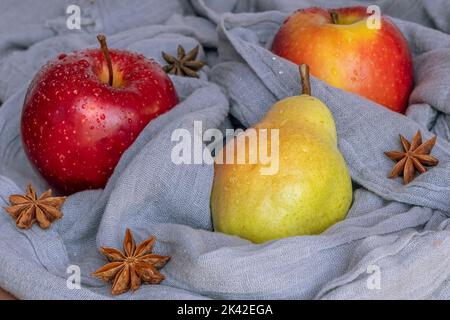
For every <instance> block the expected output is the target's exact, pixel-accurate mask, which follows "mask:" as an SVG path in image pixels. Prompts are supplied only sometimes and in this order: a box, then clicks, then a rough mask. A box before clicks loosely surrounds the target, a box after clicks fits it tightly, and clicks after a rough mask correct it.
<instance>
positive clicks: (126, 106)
mask: <svg viewBox="0 0 450 320" xmlns="http://www.w3.org/2000/svg"><path fill="white" fill-rule="evenodd" d="M110 57H111V60H112V65H113V70H114V72H113V74H114V82H113V86H110V85H109V84H108V83H107V82H108V68H107V64H106V61H105V59H104V55H103V53H102V51H101V50H95V49H92V50H85V51H80V52H74V53H71V54H68V55H66V54H61V55H60V56H59V57H58V58H57V59H55V60H53V61H50V62H49V63H47V65H45V66H44V67H43V68H42V69H41V70H40V71H39V72H38V74H37V75H36V76H35V78H34V80H33V81H32V82H31V84H30V87H29V88H28V91H27V94H26V96H25V101H24V106H23V111H22V119H21V133H22V142H23V146H24V149H25V152H26V154H27V156H28V158H29V159H30V161H31V162H32V164H33V165H34V166H35V167H36V169H37V170H38V171H39V172H40V173H41V174H42V176H43V177H44V178H45V179H46V180H47V182H48V183H49V184H50V185H52V186H53V187H54V188H56V189H58V190H59V191H60V192H62V193H64V194H72V193H74V192H77V191H81V190H85V189H96V188H102V187H104V186H105V184H106V182H107V181H108V179H109V177H110V176H111V174H112V173H113V171H114V168H115V167H116V165H117V163H118V161H119V159H120V157H121V155H122V154H123V153H124V151H125V150H126V149H127V148H128V147H129V146H130V145H131V144H132V143H133V142H134V141H135V139H136V138H137V136H138V135H139V133H140V132H141V131H142V130H143V129H144V127H145V126H146V125H147V124H148V123H149V122H150V121H151V120H152V119H154V118H156V117H157V116H159V115H161V114H163V113H165V112H166V111H168V110H170V109H171V108H172V107H173V106H175V105H176V104H177V103H178V98H177V95H176V92H175V89H174V86H173V84H172V81H171V80H170V78H169V77H168V76H167V75H166V74H165V72H164V71H163V70H162V68H161V67H160V66H159V65H158V64H157V63H156V62H155V61H153V60H149V59H146V58H145V57H144V56H143V55H140V54H136V53H131V52H127V51H120V50H114V49H112V50H110Z"/></svg>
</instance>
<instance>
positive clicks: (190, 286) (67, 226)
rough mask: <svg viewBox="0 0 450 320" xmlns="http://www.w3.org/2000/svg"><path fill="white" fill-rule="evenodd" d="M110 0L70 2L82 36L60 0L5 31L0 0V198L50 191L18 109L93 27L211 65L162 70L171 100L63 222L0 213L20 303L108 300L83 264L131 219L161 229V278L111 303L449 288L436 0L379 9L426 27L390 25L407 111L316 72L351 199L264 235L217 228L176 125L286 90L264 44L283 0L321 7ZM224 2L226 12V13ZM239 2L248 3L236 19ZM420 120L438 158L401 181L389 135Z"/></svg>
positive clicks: (443, 58) (445, 100)
mask: <svg viewBox="0 0 450 320" xmlns="http://www.w3.org/2000/svg"><path fill="white" fill-rule="evenodd" d="M119 2H123V1H112V2H110V1H86V2H85V3H84V2H83V3H81V5H82V10H83V8H86V9H87V10H86V11H85V14H87V15H88V19H87V20H86V21H88V22H89V23H88V24H87V25H86V27H85V28H83V31H81V32H80V31H78V32H68V31H67V30H66V29H65V27H64V4H60V9H59V11H58V10H56V9H55V6H56V5H55V4H54V3H52V2H51V1H48V3H47V4H46V5H41V2H39V6H37V5H36V4H32V3H31V1H28V2H27V4H26V5H24V7H23V9H22V10H25V11H27V10H30V11H33V12H34V13H37V12H40V11H41V10H42V15H41V17H45V18H44V19H43V20H39V21H37V20H36V21H35V20H33V19H31V18H30V19H29V20H26V21H28V22H29V24H27V23H22V21H18V22H17V28H16V23H15V20H14V17H13V15H16V14H18V13H14V10H16V9H15V7H14V6H13V5H12V3H13V1H2V2H1V3H0V21H8V22H7V23H5V26H7V27H8V28H9V29H8V30H6V31H5V29H4V28H1V29H0V100H2V101H4V103H3V105H2V106H1V108H0V157H1V158H0V206H2V207H3V206H6V205H7V197H8V196H9V195H10V194H11V193H20V192H22V190H23V189H24V187H25V185H26V184H27V182H29V181H32V182H33V184H34V185H35V186H37V187H38V189H39V191H43V190H44V189H45V188H46V187H47V185H46V183H45V181H43V180H42V179H41V178H40V177H38V176H37V175H36V174H35V173H34V172H33V170H32V169H31V167H30V165H29V163H28V161H27V160H26V158H25V156H24V153H23V150H22V147H21V145H20V136H19V118H20V110H21V107H22V102H23V98H24V93H25V90H26V87H27V85H28V83H29V81H30V80H31V77H32V75H33V74H34V73H35V72H36V71H37V70H38V69H39V67H40V66H41V65H42V64H43V63H45V62H46V61H47V60H48V59H50V58H52V57H54V56H55V55H57V54H58V53H59V52H61V51H70V50H75V49H82V48H85V47H88V46H95V45H96V44H95V37H94V34H95V33H96V32H99V31H102V32H106V33H107V34H108V35H109V40H108V41H109V44H110V46H111V47H118V48H123V49H129V50H134V51H139V52H141V53H143V54H145V55H146V56H148V57H150V58H154V59H156V60H157V61H159V62H160V63H162V61H161V57H160V51H161V50H164V51H167V52H172V53H174V52H175V50H176V45H177V44H178V43H181V44H183V45H185V46H186V47H188V48H190V47H193V46H195V45H196V44H197V43H200V44H202V46H203V48H204V50H203V51H202V52H201V55H202V58H204V59H206V60H207V61H208V62H209V65H210V67H212V68H211V69H210V68H209V67H205V68H204V69H203V71H202V72H201V79H199V80H197V79H186V78H180V77H176V76H175V77H173V78H172V79H173V80H174V83H175V86H176V89H177V92H178V93H179V96H180V100H181V103H180V104H179V105H178V106H177V107H176V108H174V109H173V110H171V111H170V112H168V113H167V114H165V115H163V116H161V117H159V118H158V119H156V120H154V121H152V122H151V123H150V124H149V125H148V126H147V127H146V128H145V130H144V131H143V132H142V134H141V135H140V136H139V138H138V139H137V141H136V142H135V143H134V144H133V146H132V147H130V149H129V150H128V151H127V152H126V153H125V154H124V155H123V157H122V159H121V161H120V163H119V165H118V167H117V168H116V170H115V172H114V175H113V176H112V178H111V179H110V181H109V182H108V185H107V186H106V188H105V189H104V190H92V191H85V192H80V193H77V194H74V195H73V196H70V197H69V198H68V199H67V201H66V203H65V205H64V208H63V212H64V217H63V219H61V220H60V221H57V222H56V223H54V224H53V225H52V227H51V228H50V229H49V230H46V231H43V230H41V229H39V228H37V227H34V228H32V229H31V230H27V231H22V230H17V229H16V227H15V225H14V222H13V221H12V219H10V217H9V216H7V215H6V214H0V228H1V231H0V252H1V254H0V287H2V288H4V289H6V290H8V291H10V292H11V293H12V294H14V295H16V296H17V297H19V298H34V299H44V298H64V299H108V298H111V296H110V294H109V292H110V287H109V286H108V285H105V284H104V283H102V282H100V281H98V280H97V279H94V278H92V277H91V276H90V275H89V274H90V273H91V272H93V271H94V270H95V269H97V268H98V267H99V266H100V265H102V264H103V263H104V259H103V257H102V256H101V255H100V254H99V252H98V247H99V246H120V245H121V240H122V237H123V234H124V231H125V228H127V227H128V228H131V229H133V230H134V231H135V232H134V233H135V236H136V238H137V240H142V239H144V238H145V237H147V236H148V235H150V234H154V235H156V236H157V237H158V242H157V245H156V248H155V251H156V252H158V253H161V254H166V255H171V256H172V260H171V261H170V262H169V263H168V265H167V266H166V267H165V268H164V269H163V273H164V274H165V275H166V276H167V280H166V281H165V282H163V283H162V285H160V286H151V285H145V286H142V288H141V289H140V290H139V291H137V292H135V293H133V294H130V293H127V294H124V295H121V296H119V297H117V298H119V299H202V298H226V299H239V298H262V299H265V298H271V299H278V298H288V299H335V298H346V299H354V298H368V299H373V298H383V299H393V298H410V299H416V298H435V299H448V298H449V297H450V283H449V275H450V270H449V268H448V266H449V265H450V223H449V221H450V219H449V215H450V161H449V159H450V142H449V138H450V127H449V126H450V118H449V115H450V99H449V97H450V89H449V86H448V85H446V84H448V83H450V36H448V35H446V34H444V33H441V32H439V31H436V30H433V29H431V28H429V27H430V26H432V27H435V28H437V29H440V30H443V31H446V30H447V31H448V29H446V28H448V25H446V23H448V22H446V21H449V20H448V19H447V17H448V15H449V13H448V10H449V9H448V8H447V7H446V6H445V5H444V1H440V2H439V1H435V2H431V1H418V0H417V1H415V3H416V5H414V6H412V5H411V6H410V8H408V11H407V12H406V11H405V10H404V7H402V6H401V3H406V1H398V2H397V3H399V4H397V5H388V4H387V3H388V2H387V1H380V5H381V6H382V8H383V9H384V8H385V9H386V10H387V12H388V13H389V14H391V15H393V16H397V17H400V18H403V19H410V20H413V21H415V22H419V23H421V24H422V25H419V24H416V23H412V22H407V21H404V20H395V22H396V24H397V25H398V26H399V27H400V28H401V30H402V31H403V32H404V34H405V36H406V37H407V38H408V40H409V43H410V45H411V48H412V49H413V51H414V60H415V61H414V62H415V72H416V86H415V89H414V92H413V94H412V96H411V101H410V102H411V105H410V107H409V108H408V112H407V116H406V117H405V116H402V115H399V114H395V113H393V112H390V111H389V110H387V109H384V108H381V107H379V106H377V105H374V104H373V103H372V102H370V101H367V100H365V99H362V98H360V97H357V96H354V95H351V94H348V93H344V92H342V91H340V90H338V89H335V88H332V87H330V86H328V85H326V84H324V83H323V82H321V81H318V80H317V79H312V81H313V93H314V95H316V96H317V97H319V98H320V99H322V100H323V101H324V102H325V103H326V104H327V105H328V106H329V108H330V109H331V111H332V112H333V115H334V117H335V119H336V124H337V129H338V136H339V146H340V149H341V150H342V153H343V155H344V157H345V159H346V160H347V163H348V165H349V168H350V171H351V175H352V179H353V181H354V183H355V192H354V202H353V205H352V208H351V210H350V212H349V214H348V217H347V219H346V220H344V221H342V222H340V223H338V224H336V225H335V226H333V227H332V228H330V229H329V230H327V231H326V232H325V233H323V234H322V235H319V236H304V237H292V238H287V239H282V240H278V241H272V242H269V243H266V244H262V245H254V244H251V243H250V242H248V241H246V240H243V239H240V238H238V237H232V236H227V235H224V234H220V233H215V232H212V230H211V218H210V210H209V196H210V189H211V184H212V178H213V167H212V166H211V165H206V164H205V165H182V166H177V165H175V164H173V163H172V162H171V161H170V153H171V149H172V146H173V143H172V142H171V140H170V136H171V133H172V131H173V130H174V129H176V128H186V129H187V130H189V131H190V132H193V122H194V120H202V121H203V129H206V128H216V127H218V128H224V127H225V126H229V121H228V119H227V114H228V112H231V114H232V115H233V116H234V117H235V118H236V119H238V120H239V121H240V122H241V123H242V124H243V125H245V126H249V125H252V124H254V123H255V122H257V121H258V120H259V119H261V117H262V116H263V115H264V114H265V113H266V112H267V110H268V109H269V108H270V106H271V105H272V104H273V103H274V102H275V101H277V100H278V99H282V98H284V97H287V96H290V95H295V94H297V92H298V91H299V87H300V84H299V79H298V75H297V68H296V66H294V65H293V64H291V63H290V62H287V61H285V60H283V59H281V58H279V57H275V56H274V55H273V54H271V53H270V51H268V50H267V49H266V48H268V47H269V45H270V41H271V39H272V37H273V35H274V33H275V32H276V30H277V28H278V27H279V25H280V23H281V22H282V21H283V20H284V18H285V17H286V16H287V13H286V12H287V11H291V10H292V9H293V8H294V7H293V6H294V5H293V4H294V3H295V7H305V6H309V5H313V4H314V5H323V4H326V3H325V1H319V0H315V1H313V0H309V1H298V0H297V1H293V0H291V1H279V0H276V1H275V0H272V1H269V0H261V1H239V2H237V1H230V2H228V1H227V2H225V1H217V0H216V1H214V0H211V1H207V0H191V1H190V3H187V2H186V1H181V0H180V1H175V0H173V1H168V0H164V1H157V0H154V1H150V2H152V3H155V4H157V5H156V6H155V5H153V6H150V5H147V2H146V1H138V0H136V1H134V6H128V5H127V6H120V7H119V8H120V9H116V8H117V7H116V6H117V5H118V3H119ZM33 3H36V2H33ZM127 3H128V1H127ZM327 3H328V6H329V3H330V2H328V1H327ZM355 3H357V2H356V1H344V0H342V1H339V5H341V4H355ZM431 3H435V4H434V5H433V4H431ZM47 5H48V6H47ZM337 5H338V2H334V1H333V6H337ZM7 8H9V10H6V9H7ZM11 8H12V9H11ZM424 8H426V18H425V16H424V13H423V10H424ZM11 10H12V11H11ZM17 10H18V9H17ZM267 10H278V11H267ZM8 11H9V12H12V13H11V15H12V16H11V15H7V16H6V14H5V13H4V12H8ZM227 11H233V12H234V14H225V15H223V14H224V13H226V12H227ZM250 11H254V12H258V13H253V14H249V13H242V14H239V12H250ZM27 12H28V11H27ZM58 12H59V13H58ZM194 12H195V13H196V14H197V16H194V15H193V13H194ZM406 13H407V14H406ZM30 16H33V17H36V16H34V15H31V14H30ZM37 16H39V15H37ZM118 21H120V23H119V22H118ZM216 24H217V28H218V32H216ZM19 25H20V26H21V27H20V28H19ZM36 26H39V27H36ZM24 30H25V32H24ZM24 34H27V35H28V38H24V36H23V35H24ZM217 49H218V50H217ZM205 54H206V56H205ZM417 129H421V130H422V132H423V134H424V137H425V138H429V137H431V135H432V134H437V135H438V136H439V139H438V143H437V145H436V147H435V149H434V150H433V154H435V155H436V156H437V157H438V158H439V159H440V160H441V162H440V164H439V166H438V167H435V168H433V169H431V170H430V171H429V172H428V173H426V174H423V175H421V176H419V177H418V178H417V179H416V180H415V181H413V182H412V183H411V184H409V185H408V186H406V187H405V186H403V185H402V184H401V182H400V180H399V179H397V180H389V179H386V175H387V173H388V172H389V169H390V168H391V167H392V162H391V161H390V160H389V159H386V158H385V157H384V156H383V151H385V150H386V149H395V148H398V147H399V145H398V142H397V135H398V133H400V132H401V133H402V134H404V135H406V136H408V137H410V136H412V135H413V134H414V133H415V131H416V130H417ZM71 264H76V265H78V266H80V268H81V271H82V288H81V289H79V290H69V289H68V288H67V286H66V279H67V277H68V274H67V273H66V269H67V267H68V266H69V265H71ZM371 266H376V267H378V268H379V270H380V276H381V283H380V284H381V288H380V289H370V288H369V287H368V285H367V281H368V280H370V276H371V275H370V274H369V273H368V267H369V269H370V267H371Z"/></svg>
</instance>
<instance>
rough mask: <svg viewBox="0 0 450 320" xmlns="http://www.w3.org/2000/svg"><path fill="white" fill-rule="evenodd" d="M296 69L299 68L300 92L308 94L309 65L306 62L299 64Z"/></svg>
mask: <svg viewBox="0 0 450 320" xmlns="http://www.w3.org/2000/svg"><path fill="white" fill-rule="evenodd" d="M298 69H299V70H300V78H301V80H302V94H306V95H308V96H310V95H311V81H310V80H309V66H308V65H307V64H301V65H300V66H299V67H298Z"/></svg>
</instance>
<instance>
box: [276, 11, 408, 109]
mask: <svg viewBox="0 0 450 320" xmlns="http://www.w3.org/2000/svg"><path fill="white" fill-rule="evenodd" d="M331 11H334V12H336V14H337V17H338V20H337V24H333V22H332V18H331V15H330V13H331ZM369 16H370V14H368V13H367V12H366V8H365V7H351V8H341V9H333V10H325V9H321V8H309V9H305V10H299V11H297V12H295V13H294V14H292V15H291V16H290V17H289V18H288V19H287V20H286V21H285V22H284V23H283V25H282V26H281V28H280V30H279V31H278V33H277V34H276V36H275V38H274V41H273V43H272V51H273V52H274V53H275V54H277V55H279V56H281V57H283V58H286V59H288V60H290V61H292V62H294V63H296V64H301V63H306V64H308V65H309V66H310V70H311V74H312V75H314V76H316V77H317V78H319V79H322V80H323V81H325V82H327V83H328V84H330V85H332V86H334V87H337V88H340V89H343V90H346V91H349V92H353V93H355V94H358V95H360V96H363V97H366V98H368V99H370V100H372V101H375V102H377V103H379V104H381V105H383V106H385V107H387V108H389V109H391V110H393V111H397V112H400V113H403V112H404V111H405V108H406V106H407V103H408V99H409V95H410V93H411V90H412V87H413V63H412V57H411V53H410V50H409V47H408V43H407V41H406V40H405V38H404V37H403V35H402V33H401V32H400V30H399V29H398V28H397V27H396V26H395V25H394V24H393V23H392V22H391V21H390V20H388V19H387V18H386V17H382V19H381V28H380V29H369V28H368V27H367V23H366V21H367V18H368V17H369Z"/></svg>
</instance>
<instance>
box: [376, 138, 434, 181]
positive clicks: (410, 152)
mask: <svg viewBox="0 0 450 320" xmlns="http://www.w3.org/2000/svg"><path fill="white" fill-rule="evenodd" d="M436 139H437V137H436V136H434V137H433V138H431V139H430V140H428V141H425V142H424V143H422V134H421V133H420V131H417V133H416V135H415V136H414V138H413V139H412V141H411V143H410V142H409V141H408V140H406V139H405V138H404V137H403V136H402V135H400V142H401V144H402V147H403V150H404V151H403V152H402V151H388V152H385V153H384V154H385V155H386V156H387V157H389V158H390V159H392V160H394V161H398V162H397V164H396V165H395V166H394V168H393V169H392V171H391V173H390V175H389V178H395V177H398V176H400V175H403V183H404V184H408V183H410V182H411V181H412V180H413V179H414V177H415V172H416V170H417V171H418V172H419V174H421V173H424V172H425V171H427V169H426V168H425V166H436V165H437V164H438V163H439V160H438V159H436V158H435V157H433V156H431V155H430V152H431V150H432V149H433V147H434V145H435V144H436Z"/></svg>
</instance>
